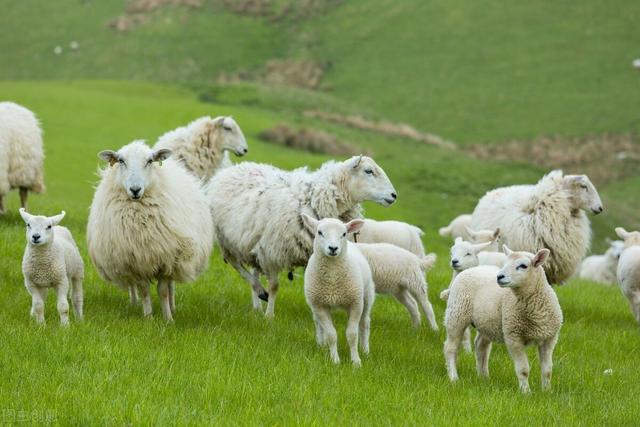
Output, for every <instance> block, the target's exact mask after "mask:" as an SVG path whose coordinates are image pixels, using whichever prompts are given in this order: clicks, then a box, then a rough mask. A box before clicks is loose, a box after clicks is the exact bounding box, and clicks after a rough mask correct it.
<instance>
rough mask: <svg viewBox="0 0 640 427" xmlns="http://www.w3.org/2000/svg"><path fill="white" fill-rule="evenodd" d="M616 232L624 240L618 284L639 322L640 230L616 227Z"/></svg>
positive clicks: (619, 262)
mask: <svg viewBox="0 0 640 427" xmlns="http://www.w3.org/2000/svg"><path fill="white" fill-rule="evenodd" d="M616 234H617V235H618V236H619V237H620V238H621V239H622V240H624V250H623V251H622V255H620V260H619V261H618V270H617V277H618V285H619V286H620V290H621V291H622V293H623V294H624V296H625V297H627V299H628V300H629V306H630V307H631V312H632V313H633V315H634V317H635V318H636V321H637V322H638V323H640V231H631V232H629V231H626V230H625V229H624V228H622V227H618V228H616Z"/></svg>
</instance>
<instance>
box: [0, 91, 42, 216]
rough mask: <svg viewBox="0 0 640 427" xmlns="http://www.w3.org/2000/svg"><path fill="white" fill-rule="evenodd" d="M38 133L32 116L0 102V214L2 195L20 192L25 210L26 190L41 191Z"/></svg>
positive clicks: (37, 127)
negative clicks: (15, 190)
mask: <svg viewBox="0 0 640 427" xmlns="http://www.w3.org/2000/svg"><path fill="white" fill-rule="evenodd" d="M43 161H44V153H43V151H42V131H41V130H40V123H39V122H38V119H37V118H36V116H35V115H34V114H33V113H32V112H31V111H29V110H27V109H26V108H24V107H22V106H20V105H18V104H14V103H13V102H0V215H1V214H4V196H5V195H6V194H7V193H8V192H9V191H10V190H12V189H14V188H19V189H20V204H21V205H22V207H23V208H25V209H26V208H27V197H28V194H29V191H32V192H34V193H41V192H43V191H44V170H43V165H42V164H43Z"/></svg>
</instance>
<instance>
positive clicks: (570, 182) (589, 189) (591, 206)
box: [564, 175, 604, 215]
mask: <svg viewBox="0 0 640 427" xmlns="http://www.w3.org/2000/svg"><path fill="white" fill-rule="evenodd" d="M564 184H565V187H566V188H567V189H569V192H570V193H571V195H572V197H573V201H574V208H576V209H581V210H591V212H593V213H594V214H596V215H597V214H599V213H601V212H602V211H603V210H604V207H603V206H602V201H601V200H600V195H599V194H598V190H596V187H595V186H594V185H593V184H592V183H591V180H590V179H589V177H588V176H586V175H565V176H564Z"/></svg>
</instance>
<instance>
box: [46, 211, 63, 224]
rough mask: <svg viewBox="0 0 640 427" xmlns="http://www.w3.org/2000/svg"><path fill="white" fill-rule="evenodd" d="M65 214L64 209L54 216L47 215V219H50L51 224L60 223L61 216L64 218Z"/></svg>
mask: <svg viewBox="0 0 640 427" xmlns="http://www.w3.org/2000/svg"><path fill="white" fill-rule="evenodd" d="M66 214H67V213H66V212H65V211H62V212H60V215H54V216H51V217H49V219H50V220H51V224H52V225H58V224H60V221H62V218H64V216H65V215H66Z"/></svg>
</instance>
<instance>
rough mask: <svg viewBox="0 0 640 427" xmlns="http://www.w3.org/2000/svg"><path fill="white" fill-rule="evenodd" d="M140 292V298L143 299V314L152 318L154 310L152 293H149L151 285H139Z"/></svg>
mask: <svg viewBox="0 0 640 427" xmlns="http://www.w3.org/2000/svg"><path fill="white" fill-rule="evenodd" d="M138 292H139V293H140V298H142V313H143V314H144V317H151V316H152V315H153V308H152V306H151V292H149V283H146V282H145V283H140V284H139V285H138Z"/></svg>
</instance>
